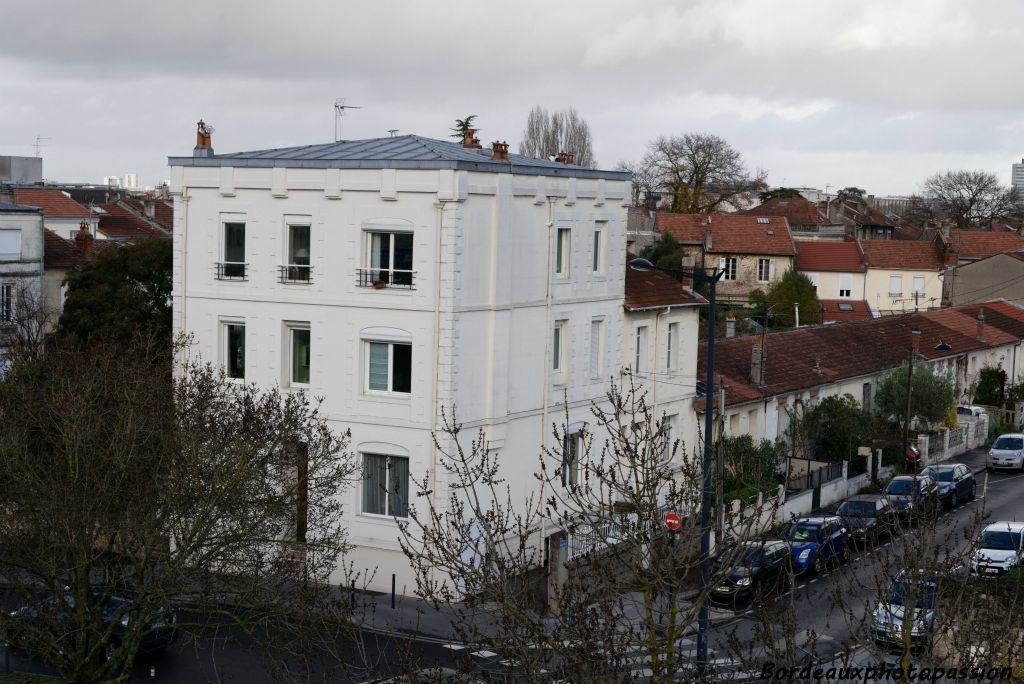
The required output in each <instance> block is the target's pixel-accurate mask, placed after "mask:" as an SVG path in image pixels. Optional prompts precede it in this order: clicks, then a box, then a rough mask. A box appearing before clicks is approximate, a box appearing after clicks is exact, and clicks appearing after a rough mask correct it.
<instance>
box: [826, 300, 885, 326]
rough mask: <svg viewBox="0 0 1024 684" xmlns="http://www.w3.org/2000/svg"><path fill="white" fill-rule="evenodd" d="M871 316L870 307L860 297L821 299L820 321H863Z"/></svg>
mask: <svg viewBox="0 0 1024 684" xmlns="http://www.w3.org/2000/svg"><path fill="white" fill-rule="evenodd" d="M869 318H873V316H872V315H871V307H870V306H868V303H867V302H865V301H863V300H860V299H822V300H821V322H822V323H836V322H838V321H865V320H867V319H869Z"/></svg>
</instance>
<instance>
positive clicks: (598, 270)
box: [591, 221, 608, 275]
mask: <svg viewBox="0 0 1024 684" xmlns="http://www.w3.org/2000/svg"><path fill="white" fill-rule="evenodd" d="M607 225H608V222H607V221H597V222H596V223H594V242H593V250H594V254H593V260H592V263H591V268H592V269H593V274H594V275H604V273H605V264H606V263H607V261H608V259H607V256H606V255H607V252H608V250H607V249H606V247H605V245H606V243H607V240H606V239H605V233H606V232H607Z"/></svg>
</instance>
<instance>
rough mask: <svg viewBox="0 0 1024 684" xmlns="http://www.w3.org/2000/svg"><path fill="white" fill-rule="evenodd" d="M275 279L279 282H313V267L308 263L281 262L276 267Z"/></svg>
mask: <svg viewBox="0 0 1024 684" xmlns="http://www.w3.org/2000/svg"><path fill="white" fill-rule="evenodd" d="M277 279H278V282H281V283H298V284H301V285H309V284H310V283H312V282H313V267H312V266H310V265H309V264H282V265H281V266H278V267H277Z"/></svg>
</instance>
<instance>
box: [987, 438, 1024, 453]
mask: <svg viewBox="0 0 1024 684" xmlns="http://www.w3.org/2000/svg"><path fill="white" fill-rule="evenodd" d="M992 448H993V449H998V450H1000V451H1020V450H1021V449H1024V439H1022V438H1020V437H1000V438H999V439H997V440H996V441H995V444H993V445H992Z"/></svg>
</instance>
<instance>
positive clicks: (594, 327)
mask: <svg viewBox="0 0 1024 684" xmlns="http://www.w3.org/2000/svg"><path fill="white" fill-rule="evenodd" d="M603 375H604V318H603V317H602V318H592V319H590V377H591V378H592V379H594V380H598V379H600V378H601V377H602V376H603Z"/></svg>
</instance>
